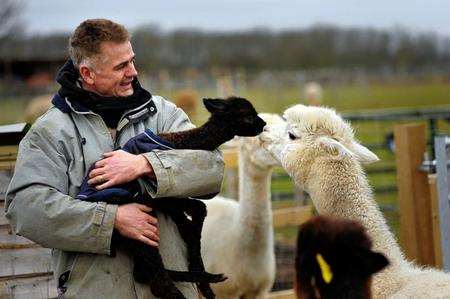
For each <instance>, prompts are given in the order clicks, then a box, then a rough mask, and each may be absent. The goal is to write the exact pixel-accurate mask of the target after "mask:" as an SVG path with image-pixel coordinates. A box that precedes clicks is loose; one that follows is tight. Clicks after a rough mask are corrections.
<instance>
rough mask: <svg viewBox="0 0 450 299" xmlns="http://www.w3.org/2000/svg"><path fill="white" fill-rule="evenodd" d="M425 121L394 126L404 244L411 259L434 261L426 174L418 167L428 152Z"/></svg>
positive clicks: (426, 262) (401, 230)
mask: <svg viewBox="0 0 450 299" xmlns="http://www.w3.org/2000/svg"><path fill="white" fill-rule="evenodd" d="M425 129H426V128H425V125H424V124H404V125H396V126H395V127H394V137H395V148H396V163H397V184H398V203H399V211H400V236H401V244H402V247H403V249H404V251H405V254H406V256H407V257H408V258H409V259H412V260H416V261H417V262H418V263H419V264H422V265H431V266H433V265H434V264H435V257H434V246H433V244H434V243H433V234H432V232H433V222H432V217H431V201H430V193H429V186H428V178H427V174H426V173H424V172H421V171H420V170H419V166H420V165H421V164H422V160H423V156H424V153H425V152H426V137H425Z"/></svg>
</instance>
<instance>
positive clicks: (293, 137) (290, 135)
mask: <svg viewBox="0 0 450 299" xmlns="http://www.w3.org/2000/svg"><path fill="white" fill-rule="evenodd" d="M297 138H298V137H297V136H295V135H294V134H292V133H291V132H289V139H291V140H295V139H297Z"/></svg>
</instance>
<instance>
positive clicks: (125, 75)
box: [89, 41, 138, 97]
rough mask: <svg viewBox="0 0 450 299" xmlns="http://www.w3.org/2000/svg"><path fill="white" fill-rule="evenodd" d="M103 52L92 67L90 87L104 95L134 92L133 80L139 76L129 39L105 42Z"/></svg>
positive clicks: (119, 95)
mask: <svg viewBox="0 0 450 299" xmlns="http://www.w3.org/2000/svg"><path fill="white" fill-rule="evenodd" d="M100 52H101V54H100V55H99V56H98V59H96V60H95V62H94V65H93V68H92V77H91V78H92V81H93V83H92V84H89V85H90V86H89V89H90V90H91V91H93V92H96V93H98V94H100V95H102V96H114V97H126V96H130V95H132V94H133V92H134V91H133V86H132V84H131V82H132V81H133V79H134V78H135V77H136V76H137V74H138V73H137V71H136V68H135V66H134V57H135V55H134V52H133V48H132V47H131V43H130V42H129V41H127V42H124V43H114V42H103V43H102V44H101V47H100Z"/></svg>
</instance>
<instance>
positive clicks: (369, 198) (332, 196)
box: [307, 158, 405, 269]
mask: <svg viewBox="0 0 450 299" xmlns="http://www.w3.org/2000/svg"><path fill="white" fill-rule="evenodd" d="M307 191H308V192H309V193H310V195H311V198H312V200H313V202H314V204H315V206H316V208H317V210H318V211H319V213H320V214H328V215H333V216H337V217H344V218H350V219H354V220H358V221H360V222H361V223H362V224H363V225H364V226H365V228H366V229H367V231H368V233H369V235H370V236H371V238H372V241H373V249H374V250H375V251H381V252H382V253H384V254H386V255H387V257H388V259H389V261H390V263H391V266H392V267H389V268H390V269H393V268H397V267H401V266H402V265H403V264H404V262H405V260H404V257H403V254H402V252H401V250H400V247H399V246H398V243H397V241H396V240H395V237H394V236H393V234H392V232H391V230H390V229H389V226H388V225H387V224H386V220H385V218H384V217H383V214H382V213H381V211H380V209H379V208H378V205H377V204H376V202H375V201H374V199H373V195H372V191H371V189H370V186H369V183H368V181H367V178H366V176H365V173H364V171H363V170H362V168H361V166H360V165H359V164H357V163H356V162H354V161H346V162H342V161H337V160H331V159H327V158H324V159H323V160H322V161H318V162H317V165H314V167H312V168H311V173H310V174H309V176H308V182H307Z"/></svg>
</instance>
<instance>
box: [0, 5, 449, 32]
mask: <svg viewBox="0 0 450 299" xmlns="http://www.w3.org/2000/svg"><path fill="white" fill-rule="evenodd" d="M0 1H1V0H0ZM22 2H24V12H23V15H22V20H23V21H24V23H25V25H26V29H27V31H28V32H29V33H48V32H52V31H72V30H73V29H74V28H75V27H76V26H77V25H78V24H79V23H80V22H81V21H82V20H84V19H87V18H98V17H102V18H109V19H112V20H114V21H117V22H119V23H122V24H124V25H125V26H126V27H128V28H130V29H132V28H133V27H135V26H137V25H140V24H155V25H158V26H159V27H160V28H161V29H163V30H171V29H174V28H180V27H196V28H201V29H206V30H244V29H248V28H254V27H266V28H270V29H274V30H277V29H283V28H303V27H307V26H310V25H313V24H317V23H329V24H336V25H341V26H352V27H353V26H364V27H368V26H370V27H376V28H392V27H393V26H397V25H400V26H403V27H405V28H408V29H410V30H413V31H435V32H437V33H440V34H445V35H447V36H450V0H376V1H363V0H359V1H358V0H310V1H304V0H297V1H295V0H260V1H256V0H218V1H214V0H165V1H153V0H128V1H127V0H121V1H117V0H98V1H92V0H91V1H89V0H76V1H74V0H22Z"/></svg>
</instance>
